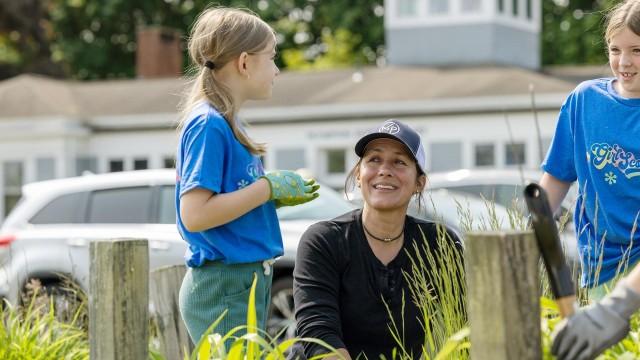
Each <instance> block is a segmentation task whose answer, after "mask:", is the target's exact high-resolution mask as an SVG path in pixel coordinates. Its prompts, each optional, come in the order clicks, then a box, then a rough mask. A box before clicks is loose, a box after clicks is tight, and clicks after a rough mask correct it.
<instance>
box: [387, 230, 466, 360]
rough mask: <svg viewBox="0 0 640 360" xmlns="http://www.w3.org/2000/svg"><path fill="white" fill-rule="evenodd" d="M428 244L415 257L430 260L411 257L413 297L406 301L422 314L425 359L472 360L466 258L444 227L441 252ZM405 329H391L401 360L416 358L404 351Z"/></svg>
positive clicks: (407, 276)
mask: <svg viewBox="0 0 640 360" xmlns="http://www.w3.org/2000/svg"><path fill="white" fill-rule="evenodd" d="M422 236H423V237H424V236H425V235H424V233H422ZM424 244H425V245H422V246H423V248H422V249H420V248H419V247H418V246H417V245H414V246H415V249H414V250H415V251H414V253H415V254H426V257H422V256H415V257H414V256H410V261H411V272H410V273H403V275H404V278H405V280H406V282H407V285H408V288H409V293H410V297H411V298H410V299H406V300H407V301H412V302H413V303H415V304H416V306H417V307H418V309H419V310H420V314H421V318H420V323H421V325H422V328H423V329H424V332H425V343H424V346H423V352H424V354H423V358H424V359H425V360H431V359H433V360H442V359H468V358H469V348H470V346H471V344H470V342H469V339H468V338H469V327H468V323H467V316H466V309H465V301H466V300H465V299H466V281H465V276H464V263H463V257H462V256H461V255H462V254H461V252H460V251H459V250H458V249H457V248H456V246H455V245H454V244H453V243H452V242H451V239H450V238H449V236H448V235H447V233H446V231H445V229H444V228H443V227H441V226H440V227H439V228H438V239H437V244H438V248H437V249H436V250H435V251H431V250H429V249H428V248H426V247H427V246H428V245H427V244H428V242H426V241H425V242H424ZM387 311H389V308H388V307H387ZM391 319H393V316H391ZM402 325H403V324H396V323H395V322H392V324H391V325H390V327H389V328H390V331H391V335H392V336H393V337H394V339H395V341H396V343H397V344H398V349H399V351H398V352H397V358H399V359H403V360H409V359H412V357H411V354H409V353H408V352H407V351H406V350H405V349H404V347H403V344H404V342H403V332H402V331H400V330H399V329H403V328H404V327H403V326H402Z"/></svg>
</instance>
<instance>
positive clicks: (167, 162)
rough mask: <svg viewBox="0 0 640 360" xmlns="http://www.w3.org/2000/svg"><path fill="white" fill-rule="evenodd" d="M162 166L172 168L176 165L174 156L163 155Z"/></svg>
mask: <svg viewBox="0 0 640 360" xmlns="http://www.w3.org/2000/svg"><path fill="white" fill-rule="evenodd" d="M162 167H163V168H165V169H173V168H174V167H176V158H175V157H173V156H165V157H164V158H163V159H162Z"/></svg>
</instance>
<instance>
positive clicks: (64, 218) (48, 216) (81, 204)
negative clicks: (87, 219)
mask: <svg viewBox="0 0 640 360" xmlns="http://www.w3.org/2000/svg"><path fill="white" fill-rule="evenodd" d="M86 195H87V194H86V193H84V192H81V193H74V194H66V195H62V196H59V197H57V198H55V199H53V200H52V201H51V202H49V203H48V204H47V205H45V206H44V207H43V208H42V209H41V210H40V211H38V212H37V213H36V214H35V215H34V216H33V217H32V218H31V220H30V221H29V222H30V223H31V224H75V223H82V222H83V220H84V210H85V205H86V203H85V201H86Z"/></svg>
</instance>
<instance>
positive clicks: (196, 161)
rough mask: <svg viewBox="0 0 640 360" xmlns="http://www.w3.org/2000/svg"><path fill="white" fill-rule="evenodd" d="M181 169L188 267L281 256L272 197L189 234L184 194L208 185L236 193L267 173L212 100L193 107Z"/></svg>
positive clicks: (178, 161)
mask: <svg viewBox="0 0 640 360" xmlns="http://www.w3.org/2000/svg"><path fill="white" fill-rule="evenodd" d="M176 172H177V174H176V175H177V178H176V199H175V201H176V211H177V215H176V219H177V225H178V231H179V232H180V235H181V236H182V238H183V239H184V240H185V241H186V242H187V243H189V247H188V249H187V253H186V255H185V259H186V263H187V266H190V267H198V266H201V265H202V264H203V263H204V262H205V261H206V260H211V261H215V260H219V261H222V262H223V263H225V264H236V263H249V262H256V261H262V260H266V259H272V258H274V257H277V256H280V255H282V253H283V246H282V236H281V234H280V226H279V224H278V217H277V214H276V208H275V205H274V202H273V201H267V202H266V203H264V204H262V205H260V206H258V207H257V208H255V209H253V210H251V211H249V212H248V213H246V214H244V215H242V216H240V217H239V218H237V219H235V220H233V221H231V222H229V223H226V224H224V225H220V226H217V227H214V228H211V229H208V230H205V231H201V232H189V231H188V230H187V229H186V228H185V227H184V224H183V222H182V218H181V216H180V210H179V209H180V198H181V196H182V195H184V194H185V193H187V192H188V191H190V190H193V189H194V188H203V189H207V190H209V191H211V192H213V193H215V194H224V193H231V192H234V191H237V190H240V189H242V188H244V187H246V186H248V185H250V184H252V183H253V182H255V181H256V180H257V179H258V178H259V177H260V176H262V175H264V169H263V167H262V162H261V161H260V158H259V157H258V156H256V155H253V154H251V153H250V152H249V151H248V150H247V148H245V147H244V146H243V145H242V144H241V143H240V142H238V140H237V139H236V137H235V136H234V134H233V131H232V130H231V127H230V126H229V124H228V123H227V121H226V120H225V119H224V117H222V115H220V113H218V111H217V110H216V109H215V108H213V107H212V106H211V105H209V104H208V103H202V104H200V105H198V106H197V107H195V108H194V109H193V111H192V112H191V114H190V115H189V119H188V121H187V122H186V123H185V125H184V127H183V129H182V131H181V134H180V141H179V144H178V152H177V156H176ZM220 211H225V209H220Z"/></svg>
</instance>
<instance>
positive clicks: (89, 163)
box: [76, 156, 98, 176]
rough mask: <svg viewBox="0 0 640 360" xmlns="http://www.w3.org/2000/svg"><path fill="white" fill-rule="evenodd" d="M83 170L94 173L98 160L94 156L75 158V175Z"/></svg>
mask: <svg viewBox="0 0 640 360" xmlns="http://www.w3.org/2000/svg"><path fill="white" fill-rule="evenodd" d="M85 172H90V173H92V174H95V173H97V172H98V160H97V159H96V158H95V157H92V156H88V157H79V158H77V159H76V175H77V176H80V175H82V174H84V173H85Z"/></svg>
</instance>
